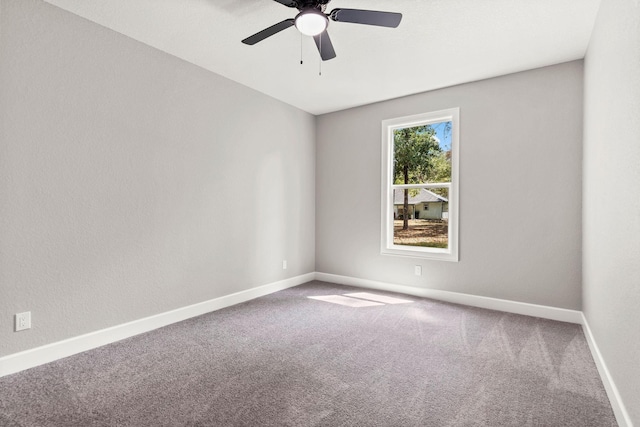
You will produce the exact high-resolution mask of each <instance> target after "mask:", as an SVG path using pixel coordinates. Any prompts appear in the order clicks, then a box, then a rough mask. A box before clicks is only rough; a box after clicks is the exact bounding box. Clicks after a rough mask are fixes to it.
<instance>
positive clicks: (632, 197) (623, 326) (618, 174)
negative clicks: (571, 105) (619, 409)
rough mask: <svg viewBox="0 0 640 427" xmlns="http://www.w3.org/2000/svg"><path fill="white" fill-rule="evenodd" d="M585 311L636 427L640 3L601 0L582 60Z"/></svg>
mask: <svg viewBox="0 0 640 427" xmlns="http://www.w3.org/2000/svg"><path fill="white" fill-rule="evenodd" d="M584 136H585V138H584V190H583V191H584V204H583V227H584V246H583V251H584V252H583V254H584V255H583V257H584V258H583V266H584V268H583V277H584V285H583V310H584V314H585V317H586V318H587V321H588V322H589V326H590V328H591V331H592V333H593V335H594V337H595V340H596V342H597V343H598V346H599V348H600V351H601V353H602V356H603V358H604V360H605V362H606V364H607V367H608V368H609V371H610V373H611V375H612V377H613V379H614V381H615V384H616V386H617V387H618V390H619V392H620V394H621V396H622V399H623V402H624V404H625V406H626V407H627V410H628V411H629V415H630V416H631V418H632V420H633V421H634V423H635V425H640V326H639V325H640V315H639V314H638V309H639V307H640V3H638V0H603V1H602V4H601V6H600V11H599V13H598V19H597V21H596V25H595V28H594V32H593V35H592V37H591V42H590V44H589V49H588V51H587V55H586V59H585V120H584Z"/></svg>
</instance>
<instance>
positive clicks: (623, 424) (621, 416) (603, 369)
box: [582, 314, 633, 427]
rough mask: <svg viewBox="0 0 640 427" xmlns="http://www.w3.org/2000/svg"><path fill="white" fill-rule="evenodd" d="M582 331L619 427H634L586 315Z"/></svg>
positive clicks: (583, 318) (583, 319)
mask: <svg viewBox="0 0 640 427" xmlns="http://www.w3.org/2000/svg"><path fill="white" fill-rule="evenodd" d="M582 330H583V331H584V336H585V337H586V338H587V343H588V344H589V348H590V349H591V355H592V356H593V360H594V361H595V362H596V367H597V368H598V372H599V373H600V378H601V379H602V384H603V385H604V389H605V390H606V391H607V396H608V397H609V402H611V408H612V409H613V413H614V415H615V416H616V421H617V422H618V425H619V426H620V427H633V423H632V422H631V417H630V416H629V413H628V412H627V409H626V408H625V406H624V403H623V402H622V398H621V397H620V393H619V392H618V388H617V387H616V384H615V383H614V382H613V378H612V377H611V374H610V373H609V369H608V368H607V364H606V363H604V359H603V358H602V354H601V353H600V349H599V348H598V345H597V344H596V340H595V338H594V337H593V334H592V333H591V328H589V322H587V318H586V317H584V314H583V315H582Z"/></svg>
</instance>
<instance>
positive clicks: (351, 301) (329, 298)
mask: <svg viewBox="0 0 640 427" xmlns="http://www.w3.org/2000/svg"><path fill="white" fill-rule="evenodd" d="M307 298H311V299H316V300H320V301H326V302H332V303H334V304H340V305H346V306H348V307H356V308H357V307H371V306H374V305H384V304H382V303H379V302H374V301H365V300H362V299H357V298H349V297H344V296H342V295H322V296H317V297H307Z"/></svg>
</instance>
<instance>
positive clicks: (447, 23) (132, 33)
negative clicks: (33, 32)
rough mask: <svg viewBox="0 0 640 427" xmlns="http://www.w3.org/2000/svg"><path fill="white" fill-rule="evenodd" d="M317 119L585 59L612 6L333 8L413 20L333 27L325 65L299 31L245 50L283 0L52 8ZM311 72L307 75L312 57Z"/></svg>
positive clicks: (67, 3) (487, 2) (125, 1)
mask: <svg viewBox="0 0 640 427" xmlns="http://www.w3.org/2000/svg"><path fill="white" fill-rule="evenodd" d="M46 1H47V2H48V3H51V4H54V5H56V6H59V7H61V8H63V9H66V10H68V11H70V12H73V13H75V14H77V15H80V16H82V17H84V18H87V19H89V20H91V21H94V22H96V23H98V24H100V25H103V26H105V27H108V28H111V29H113V30H115V31H117V32H119V33H122V34H125V35H127V36H129V37H131V38H133V39H136V40H139V41H141V42H143V43H145V44H148V45H150V46H153V47H155V48H157V49H160V50H162V51H164V52H167V53H169V54H171V55H174V56H177V57H179V58H182V59H184V60H186V61H189V62H191V63H193V64H196V65H199V66H201V67H203V68H205V69H208V70H211V71H213V72H215V73H217V74H220V75H223V76H225V77H227V78H229V79H231V80H234V81H236V82H239V83H241V84H243V85H246V86H249V87H251V88H253V89H255V90H258V91H260V92H263V93H265V94H267V95H270V96H272V97H274V98H277V99H279V100H282V101H284V102H286V103H288V104H291V105H294V106H296V107H298V108H300V109H302V110H305V111H308V112H310V113H313V114H322V113H327V112H331V111H337V110H342V109H345V108H350V107H355V106H358V105H364V104H369V103H372V102H376V101H382V100H385V99H391V98H396V97H399V96H404V95H409V94H413V93H419V92H424V91H428V90H433V89H437V88H442V87H446V86H451V85H455V84H460V83H465V82H469V81H474V80H479V79H484V78H488V77H494V76H499V75H504V74H508V73H513V72H517V71H523V70H527V69H532V68H537V67H542V66H546V65H551V64H557V63H560V62H565V61H570V60H574V59H580V58H583V57H584V54H585V51H586V48H587V43H588V41H589V37H590V35H591V30H592V28H593V24H594V21H595V17H596V14H597V10H598V6H599V4H600V0H395V1H391V0H386V1H384V0H332V1H331V3H330V4H329V5H328V7H327V12H329V11H330V10H332V9H334V8H339V7H340V8H353V9H369V10H384V11H391V12H400V13H402V14H403V20H402V23H401V24H400V26H399V27H398V28H395V29H391V28H381V27H373V26H368V25H358V24H348V23H338V22H331V23H330V25H329V34H330V36H331V39H332V41H333V45H334V47H335V50H336V53H337V58H335V59H332V60H330V61H325V62H323V63H322V75H321V76H320V75H318V71H319V65H320V61H319V55H318V51H317V49H316V47H315V44H314V42H313V39H311V38H309V37H304V38H302V37H301V36H300V33H298V31H297V30H296V29H295V27H292V28H289V29H287V30H284V31H283V32H281V33H278V34H276V35H274V36H272V37H270V38H268V39H266V40H264V41H262V42H260V43H258V44H256V45H254V46H247V45H245V44H242V43H241V42H240V41H241V40H242V39H244V38H246V37H248V36H250V35H252V34H254V33H256V32H258V31H260V30H262V29H264V28H266V27H268V26H270V25H272V24H275V23H276V22H279V21H282V20H284V19H287V18H293V17H294V16H295V14H296V12H297V11H296V10H295V9H291V8H288V7H285V6H283V5H281V4H279V3H277V2H275V1H273V0H91V1H87V0H46ZM301 51H302V56H303V59H304V64H303V65H300V55H301Z"/></svg>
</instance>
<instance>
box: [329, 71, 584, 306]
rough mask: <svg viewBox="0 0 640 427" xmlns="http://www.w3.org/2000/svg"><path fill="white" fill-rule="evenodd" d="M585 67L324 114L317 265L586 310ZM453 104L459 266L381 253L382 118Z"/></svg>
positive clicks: (359, 274)
mask: <svg viewBox="0 0 640 427" xmlns="http://www.w3.org/2000/svg"><path fill="white" fill-rule="evenodd" d="M582 72H583V64H582V61H575V62H570V63H565V64H561V65H557V66H552V67H547V68H542V69H537V70H532V71H527V72H523V73H518V74H512V75H508V76H503V77H499V78H495V79H490V80H484V81H479V82H475V83H470V84H465V85H461V86H455V87H451V88H446V89H442V90H438V91H433V92H428V93H423V94H418V95H413V96H409V97H406V98H401V99H396V100H391V101H386V102H382V103H378V104H372V105H368V106H364V107H360V108H354V109H351V110H345V111H342V112H337V113H332V114H327V115H323V116H320V117H319V118H318V123H317V135H318V139H317V160H316V206H317V211H316V270H317V271H319V272H324V273H332V274H339V275H346V276H352V277H358V278H364V279H371V280H378V281H384V282H390V283H397V284H402V285H409V286H416V287H427V288H433V289H442V290H448V291H455V292H463V293H469V294H474V295H483V296H489V297H497V298H504V299H508V300H515V301H524V302H528V303H535V304H544V305H549V306H555V307H563V308H569V309H580V307H581V301H580V299H581V235H580V233H581V179H582V148H581V147H582V82H583V80H582ZM425 73H428V70H427V71H425ZM451 107H460V120H461V121H460V125H461V130H460V147H461V148H460V153H461V155H460V262H458V263H450V262H442V261H424V260H420V259H416V258H406V257H393V256H387V255H385V256H383V255H380V203H381V201H380V179H381V178H380V173H381V166H380V157H381V154H380V153H381V146H380V145H381V135H380V133H381V130H380V126H381V125H380V122H381V120H383V119H389V118H394V117H400V116H406V115H411V114H418V113H424V112H428V111H435V110H440V109H445V108H451ZM416 264H420V265H423V276H421V277H418V276H415V275H414V269H413V266H414V265H416Z"/></svg>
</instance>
